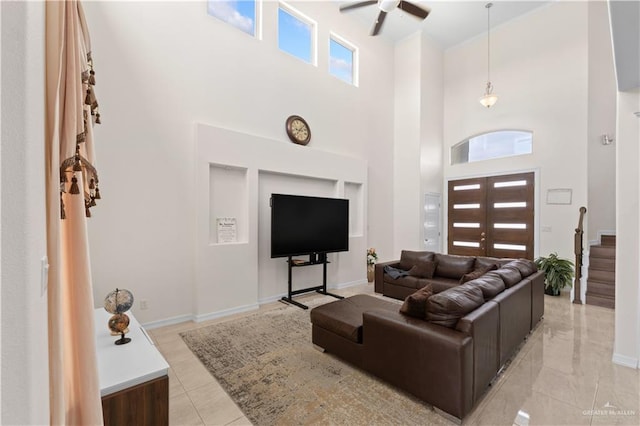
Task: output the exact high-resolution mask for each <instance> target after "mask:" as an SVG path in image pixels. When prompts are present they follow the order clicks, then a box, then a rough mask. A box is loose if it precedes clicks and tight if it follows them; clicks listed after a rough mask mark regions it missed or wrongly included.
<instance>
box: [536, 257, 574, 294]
mask: <svg viewBox="0 0 640 426" xmlns="http://www.w3.org/2000/svg"><path fill="white" fill-rule="evenodd" d="M535 263H536V265H537V266H538V269H539V270H541V271H544V273H545V279H544V292H545V293H546V294H549V295H552V296H559V295H560V290H562V289H563V288H565V287H571V286H572V284H573V272H574V270H573V262H572V261H570V260H567V259H561V258H559V257H558V254H557V253H551V254H550V255H549V256H547V257H542V256H541V257H539V258H537V259H536V260H535Z"/></svg>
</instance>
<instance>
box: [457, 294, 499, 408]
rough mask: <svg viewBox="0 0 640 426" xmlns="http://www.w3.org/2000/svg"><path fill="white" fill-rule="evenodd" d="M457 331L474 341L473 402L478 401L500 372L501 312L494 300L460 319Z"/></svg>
mask: <svg viewBox="0 0 640 426" xmlns="http://www.w3.org/2000/svg"><path fill="white" fill-rule="evenodd" d="M456 330H458V331H460V332H462V333H464V334H466V335H468V336H470V337H471V338H472V339H473V378H474V380H473V383H474V386H473V400H474V401H477V400H478V398H480V397H481V396H482V395H483V394H484V393H485V391H486V390H487V387H489V384H490V383H491V381H492V380H493V378H494V377H495V376H496V374H498V371H499V370H500V309H499V306H498V304H497V303H495V302H493V301H489V302H485V303H484V304H483V305H482V306H480V307H478V308H477V309H476V310H474V311H472V312H470V313H468V314H467V315H465V316H464V317H462V318H460V320H459V321H458V323H457V324H456Z"/></svg>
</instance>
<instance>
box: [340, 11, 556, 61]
mask: <svg viewBox="0 0 640 426" xmlns="http://www.w3.org/2000/svg"><path fill="white" fill-rule="evenodd" d="M356 1H357V0H356ZM353 2H354V1H336V3H338V5H336V7H338V6H339V5H340V4H349V3H353ZM412 3H415V4H417V5H419V6H421V7H423V8H429V9H431V13H430V14H429V16H428V17H427V19H425V20H424V21H420V20H419V19H417V18H415V17H413V16H412V15H409V14H407V13H405V12H403V11H402V10H400V9H395V10H393V11H392V12H391V13H389V14H388V15H387V17H386V19H385V22H384V25H383V27H382V31H381V32H380V35H379V36H378V37H384V38H386V39H388V40H392V41H398V40H402V39H404V38H406V37H407V36H409V35H411V34H413V33H415V32H417V31H420V30H422V31H423V32H424V33H425V34H427V35H428V36H429V37H430V38H431V39H433V40H434V41H436V42H437V43H438V44H439V45H440V46H441V47H442V48H443V49H447V48H449V47H451V46H455V45H457V44H460V43H462V42H463V41H465V40H468V39H470V38H473V37H475V36H477V35H479V34H483V33H486V31H487V9H486V8H485V4H486V3H488V0H478V1H468V0H467V1H458V0H435V1H424V0H417V1H412ZM492 3H493V7H492V8H491V28H493V27H494V26H496V25H500V24H502V23H504V22H506V21H509V20H511V19H514V18H516V17H518V16H520V15H523V14H526V13H528V12H530V11H532V10H533V9H536V8H538V7H541V6H544V5H546V4H548V3H550V1H524V0H510V1H503V0H492ZM378 12H379V9H378V6H377V5H375V4H374V5H371V6H365V7H362V8H359V9H355V10H350V11H347V12H344V14H345V15H347V14H348V15H350V16H353V18H354V20H355V21H357V22H358V24H360V25H361V26H362V30H363V31H366V32H367V34H368V33H369V32H370V31H371V28H373V24H374V22H375V19H376V17H377V16H378Z"/></svg>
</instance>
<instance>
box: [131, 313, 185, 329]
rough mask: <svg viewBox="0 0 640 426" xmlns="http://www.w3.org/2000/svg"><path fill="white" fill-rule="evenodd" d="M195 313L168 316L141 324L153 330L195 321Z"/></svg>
mask: <svg viewBox="0 0 640 426" xmlns="http://www.w3.org/2000/svg"><path fill="white" fill-rule="evenodd" d="M193 319H194V318H193V315H189V314H185V315H178V316H177V317H171V318H166V319H162V320H157V321H151V322H145V323H144V324H141V325H142V327H144V329H145V330H153V329H154V328H160V327H166V326H168V325H175V324H180V323H183V322H188V321H193Z"/></svg>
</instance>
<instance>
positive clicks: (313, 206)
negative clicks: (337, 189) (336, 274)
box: [271, 194, 349, 258]
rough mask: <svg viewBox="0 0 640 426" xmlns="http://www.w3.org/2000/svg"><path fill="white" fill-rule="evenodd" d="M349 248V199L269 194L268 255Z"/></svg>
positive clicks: (332, 251)
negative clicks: (269, 247)
mask: <svg viewBox="0 0 640 426" xmlns="http://www.w3.org/2000/svg"><path fill="white" fill-rule="evenodd" d="M340 251H349V200H345V199H340V198H321V197H306V196H300V195H285V194H271V257H272V258H275V257H288V256H299V255H304V254H310V255H311V254H315V253H334V252H340Z"/></svg>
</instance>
